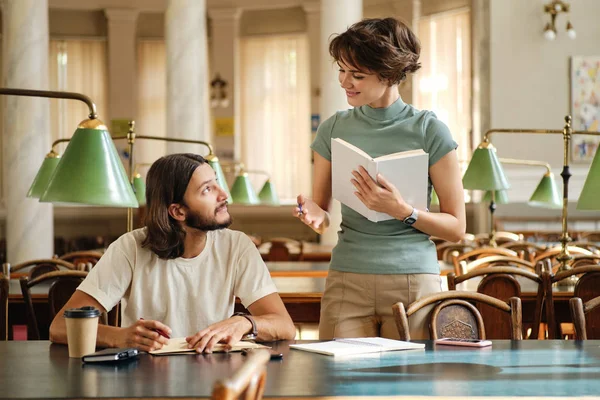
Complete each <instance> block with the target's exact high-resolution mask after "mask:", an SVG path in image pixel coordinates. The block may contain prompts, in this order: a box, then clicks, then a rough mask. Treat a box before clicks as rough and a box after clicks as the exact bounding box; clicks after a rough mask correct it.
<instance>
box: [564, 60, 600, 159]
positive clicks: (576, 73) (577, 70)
mask: <svg viewBox="0 0 600 400" xmlns="http://www.w3.org/2000/svg"><path fill="white" fill-rule="evenodd" d="M571 115H572V117H573V130H577V131H598V130H600V56H574V57H571ZM571 143H572V147H571V159H572V161H573V162H583V163H585V162H591V161H592V159H593V158H594V154H595V153H596V150H597V149H598V145H599V144H600V138H598V137H597V136H591V135H590V136H588V135H573V137H572V140H571Z"/></svg>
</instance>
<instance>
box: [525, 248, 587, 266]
mask: <svg viewBox="0 0 600 400" xmlns="http://www.w3.org/2000/svg"><path fill="white" fill-rule="evenodd" d="M567 249H568V250H569V253H571V254H583V255H586V256H592V255H594V253H592V252H591V251H589V250H586V249H582V248H581V247H577V246H569V245H567ZM560 252H561V246H554V247H552V248H549V249H547V250H546V251H545V252H543V253H541V254H538V255H537V256H536V257H535V258H534V259H533V262H534V264H537V263H538V261H541V260H545V259H549V260H550V261H551V262H552V264H554V263H555V262H556V256H558V255H559V254H560Z"/></svg>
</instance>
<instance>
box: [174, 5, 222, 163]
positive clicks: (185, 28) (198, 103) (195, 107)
mask: <svg viewBox="0 0 600 400" xmlns="http://www.w3.org/2000/svg"><path fill="white" fill-rule="evenodd" d="M165 42H166V52H167V137H179V138H186V139H194V140H202V141H206V142H211V140H212V138H211V130H210V120H209V103H208V75H207V72H208V57H207V35H206V1H205V0H168V2H167V11H166V13H165ZM181 152H195V153H198V154H206V147H204V146H200V145H189V144H180V143H168V145H167V153H169V154H171V153H181Z"/></svg>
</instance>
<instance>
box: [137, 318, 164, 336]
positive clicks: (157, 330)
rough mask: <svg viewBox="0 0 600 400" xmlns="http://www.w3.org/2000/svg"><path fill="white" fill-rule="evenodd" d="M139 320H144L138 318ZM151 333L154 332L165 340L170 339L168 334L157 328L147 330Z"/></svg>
mask: <svg viewBox="0 0 600 400" xmlns="http://www.w3.org/2000/svg"><path fill="white" fill-rule="evenodd" d="M140 319H141V320H143V319H144V318H140ZM149 329H150V330H151V331H154V332H156V333H158V334H159V335H160V336H162V337H164V338H167V339H171V336H169V334H168V333H167V332H164V331H163V330H161V329H158V328H149Z"/></svg>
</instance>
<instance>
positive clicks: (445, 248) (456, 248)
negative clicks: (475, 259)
mask: <svg viewBox="0 0 600 400" xmlns="http://www.w3.org/2000/svg"><path fill="white" fill-rule="evenodd" d="M476 247H477V245H476V244H474V243H472V242H469V243H451V242H444V243H441V244H439V245H436V246H435V249H436V252H437V256H438V260H442V261H444V262H447V263H452V253H454V252H457V253H458V255H459V256H460V255H461V254H465V253H468V252H470V251H473V250H475V248H476Z"/></svg>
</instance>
